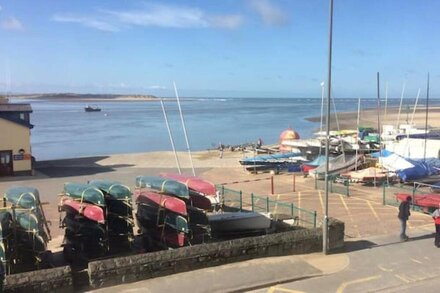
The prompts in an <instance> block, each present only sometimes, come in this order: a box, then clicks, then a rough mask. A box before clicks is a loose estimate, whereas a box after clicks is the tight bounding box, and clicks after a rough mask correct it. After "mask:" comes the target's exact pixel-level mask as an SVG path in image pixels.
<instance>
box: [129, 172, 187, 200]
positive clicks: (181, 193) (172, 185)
mask: <svg viewBox="0 0 440 293" xmlns="http://www.w3.org/2000/svg"><path fill="white" fill-rule="evenodd" d="M136 187H137V188H150V189H153V190H157V191H159V192H161V193H165V194H169V195H174V196H177V197H180V198H184V199H189V190H188V186H186V185H185V184H183V183H180V182H178V181H175V180H172V179H167V178H162V177H158V176H137V177H136Z"/></svg>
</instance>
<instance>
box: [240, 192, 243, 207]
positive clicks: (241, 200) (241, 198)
mask: <svg viewBox="0 0 440 293" xmlns="http://www.w3.org/2000/svg"><path fill="white" fill-rule="evenodd" d="M242 209H243V192H242V191H241V190H240V212H241V211H242Z"/></svg>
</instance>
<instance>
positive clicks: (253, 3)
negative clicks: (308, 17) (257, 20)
mask: <svg viewBox="0 0 440 293" xmlns="http://www.w3.org/2000/svg"><path fill="white" fill-rule="evenodd" d="M249 3H250V7H251V8H252V9H253V10H255V11H256V12H257V13H258V14H259V15H260V17H261V18H262V19H263V22H264V23H265V24H267V25H283V24H285V23H287V22H288V20H289V19H288V17H287V15H286V14H285V12H284V11H283V10H282V9H281V8H280V7H278V6H276V5H275V4H274V3H273V2H271V1H270V0H249Z"/></svg>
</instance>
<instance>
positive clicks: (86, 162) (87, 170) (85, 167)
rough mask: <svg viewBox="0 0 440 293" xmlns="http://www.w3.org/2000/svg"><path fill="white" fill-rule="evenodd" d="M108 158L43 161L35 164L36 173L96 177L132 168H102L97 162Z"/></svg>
mask: <svg viewBox="0 0 440 293" xmlns="http://www.w3.org/2000/svg"><path fill="white" fill-rule="evenodd" d="M106 158H108V156H98V157H89V158H77V159H64V160H53V161H41V162H36V163H35V167H34V168H35V171H37V172H40V173H42V174H43V175H46V176H49V177H52V178H58V177H70V176H82V175H94V174H97V173H105V172H112V171H115V169H117V168H123V167H132V166H134V165H130V164H119V165H111V166H102V165H99V164H97V163H96V162H98V161H100V160H103V159H106Z"/></svg>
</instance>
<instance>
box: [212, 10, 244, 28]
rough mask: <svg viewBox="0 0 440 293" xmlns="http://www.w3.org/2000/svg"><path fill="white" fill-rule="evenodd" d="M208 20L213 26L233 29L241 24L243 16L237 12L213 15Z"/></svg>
mask: <svg viewBox="0 0 440 293" xmlns="http://www.w3.org/2000/svg"><path fill="white" fill-rule="evenodd" d="M210 22H211V24H212V26H214V27H219V28H227V29H235V28H238V27H240V26H241V25H242V24H243V17H242V16H241V15H237V14H236V15H220V16H213V17H212V18H211V21H210Z"/></svg>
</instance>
